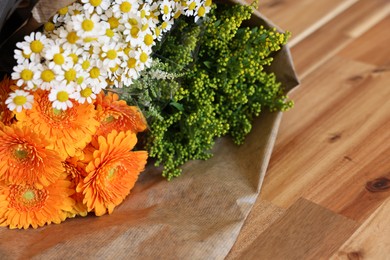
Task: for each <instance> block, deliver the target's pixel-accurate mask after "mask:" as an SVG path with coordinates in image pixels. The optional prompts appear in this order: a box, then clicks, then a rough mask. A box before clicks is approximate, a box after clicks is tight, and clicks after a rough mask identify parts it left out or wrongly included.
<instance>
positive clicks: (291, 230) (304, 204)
mask: <svg viewBox="0 0 390 260" xmlns="http://www.w3.org/2000/svg"><path fill="white" fill-rule="evenodd" d="M356 227H357V224H356V223H355V222H354V221H352V220H349V219H347V218H345V217H342V216H339V215H337V214H335V213H333V212H331V211H330V210H327V209H325V208H323V207H320V206H318V205H316V204H314V203H312V202H310V201H307V200H305V199H299V200H298V201H297V202H296V203H294V204H293V205H292V206H291V207H290V208H289V209H288V210H287V211H286V213H285V214H284V215H283V216H282V217H281V218H280V219H278V220H277V221H275V222H274V223H273V224H272V225H271V226H270V227H269V228H268V229H267V230H266V231H264V232H263V233H262V234H261V235H260V236H259V237H258V238H257V239H256V240H255V241H254V242H253V244H252V245H251V246H250V247H251V248H256V250H248V251H246V252H244V253H243V254H242V255H241V256H240V257H239V258H240V259H318V258H319V257H321V258H326V257H327V256H330V255H331V253H333V252H334V251H335V250H337V248H339V247H340V245H342V244H343V242H344V241H345V240H346V239H347V238H348V237H349V236H350V235H351V234H352V233H353V231H354V230H355V229H356Z"/></svg>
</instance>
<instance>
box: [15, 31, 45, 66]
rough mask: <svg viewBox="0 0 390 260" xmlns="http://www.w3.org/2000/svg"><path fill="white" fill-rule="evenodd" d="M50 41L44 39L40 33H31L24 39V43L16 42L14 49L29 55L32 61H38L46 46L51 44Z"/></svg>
mask: <svg viewBox="0 0 390 260" xmlns="http://www.w3.org/2000/svg"><path fill="white" fill-rule="evenodd" d="M52 42H53V41H52V40H50V39H48V38H46V36H45V35H44V34H42V33H41V32H37V33H35V32H32V33H31V34H30V35H27V36H25V37H24V42H18V43H17V44H16V47H18V48H19V49H21V50H22V51H23V53H24V54H25V55H31V56H30V59H31V60H32V61H40V59H41V57H42V54H43V53H44V51H45V49H46V48H47V46H50V45H51V44H52Z"/></svg>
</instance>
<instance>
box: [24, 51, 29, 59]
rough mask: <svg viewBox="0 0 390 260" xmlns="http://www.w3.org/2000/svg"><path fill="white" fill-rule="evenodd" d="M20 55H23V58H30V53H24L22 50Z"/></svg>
mask: <svg viewBox="0 0 390 260" xmlns="http://www.w3.org/2000/svg"><path fill="white" fill-rule="evenodd" d="M22 56H23V58H25V59H30V57H31V54H26V53H24V52H22Z"/></svg>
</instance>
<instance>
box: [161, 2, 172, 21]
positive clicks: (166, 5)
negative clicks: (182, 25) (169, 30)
mask: <svg viewBox="0 0 390 260" xmlns="http://www.w3.org/2000/svg"><path fill="white" fill-rule="evenodd" d="M174 3H175V2H173V1H171V0H163V1H162V2H161V4H160V12H161V14H162V19H163V20H164V21H167V20H170V19H171V18H172V16H173V7H174Z"/></svg>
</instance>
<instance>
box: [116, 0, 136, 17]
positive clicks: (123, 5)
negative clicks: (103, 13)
mask: <svg viewBox="0 0 390 260" xmlns="http://www.w3.org/2000/svg"><path fill="white" fill-rule="evenodd" d="M138 7H139V4H138V2H137V1H134V0H115V3H114V4H113V6H112V11H113V12H114V15H115V17H118V18H119V17H122V18H123V19H127V18H129V16H130V15H131V13H136V12H137V10H138Z"/></svg>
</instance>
